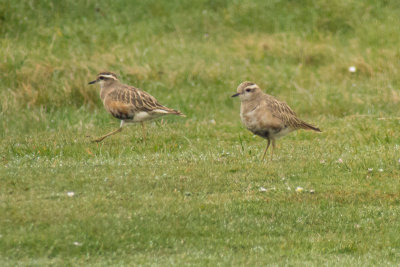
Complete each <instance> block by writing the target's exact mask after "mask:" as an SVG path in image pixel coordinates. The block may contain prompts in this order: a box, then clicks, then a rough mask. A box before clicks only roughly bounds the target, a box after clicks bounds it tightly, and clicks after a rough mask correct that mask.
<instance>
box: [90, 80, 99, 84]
mask: <svg viewBox="0 0 400 267" xmlns="http://www.w3.org/2000/svg"><path fill="white" fill-rule="evenodd" d="M96 82H97V80H94V81H91V82H90V83H89V84H94V83H96Z"/></svg>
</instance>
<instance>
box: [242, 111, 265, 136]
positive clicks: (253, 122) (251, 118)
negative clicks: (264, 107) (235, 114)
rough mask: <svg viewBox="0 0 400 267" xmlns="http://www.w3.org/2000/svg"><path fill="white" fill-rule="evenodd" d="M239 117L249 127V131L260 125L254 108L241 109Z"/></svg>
mask: <svg viewBox="0 0 400 267" xmlns="http://www.w3.org/2000/svg"><path fill="white" fill-rule="evenodd" d="M240 119H241V120H242V122H243V124H244V125H245V126H246V127H247V129H249V130H250V131H253V130H256V129H257V128H258V126H259V125H260V123H261V121H260V119H261V118H259V116H258V114H257V112H256V111H255V110H251V111H246V110H241V112H240Z"/></svg>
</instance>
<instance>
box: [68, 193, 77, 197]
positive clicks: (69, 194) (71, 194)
mask: <svg viewBox="0 0 400 267" xmlns="http://www.w3.org/2000/svg"><path fill="white" fill-rule="evenodd" d="M67 196H69V197H73V196H75V193H74V192H67Z"/></svg>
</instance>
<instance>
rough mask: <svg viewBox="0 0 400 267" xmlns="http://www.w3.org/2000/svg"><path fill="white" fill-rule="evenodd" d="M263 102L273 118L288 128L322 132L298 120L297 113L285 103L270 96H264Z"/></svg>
mask: <svg viewBox="0 0 400 267" xmlns="http://www.w3.org/2000/svg"><path fill="white" fill-rule="evenodd" d="M263 102H264V103H265V105H266V106H267V107H268V109H269V111H270V112H271V114H272V116H273V117H274V118H277V119H278V120H280V121H281V122H282V124H284V125H285V126H286V127H290V128H291V129H293V130H296V129H306V130H314V131H319V132H320V131H321V130H320V129H318V128H316V127H314V126H312V125H311V124H308V123H306V122H305V121H303V120H301V119H300V118H298V117H297V115H296V113H295V112H294V111H293V110H292V109H291V108H290V107H289V105H288V104H286V103H285V102H283V101H280V100H278V99H276V98H275V97H273V96H271V95H268V94H264V95H263Z"/></svg>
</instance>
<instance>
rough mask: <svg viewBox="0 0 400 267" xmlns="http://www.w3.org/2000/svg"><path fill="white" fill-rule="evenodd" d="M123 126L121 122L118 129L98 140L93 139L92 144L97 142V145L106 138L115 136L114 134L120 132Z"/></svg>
mask: <svg viewBox="0 0 400 267" xmlns="http://www.w3.org/2000/svg"><path fill="white" fill-rule="evenodd" d="M123 125H124V121H121V125H120V126H119V128H118V129H117V130H115V131H112V132H110V133H108V134H105V135H103V136H102V137H99V138H97V139H94V140H93V141H92V142H97V143H99V142H101V141H103V140H104V139H105V138H106V137H108V136H110V135H114V134H116V133H119V132H120V131H122V126H123Z"/></svg>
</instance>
